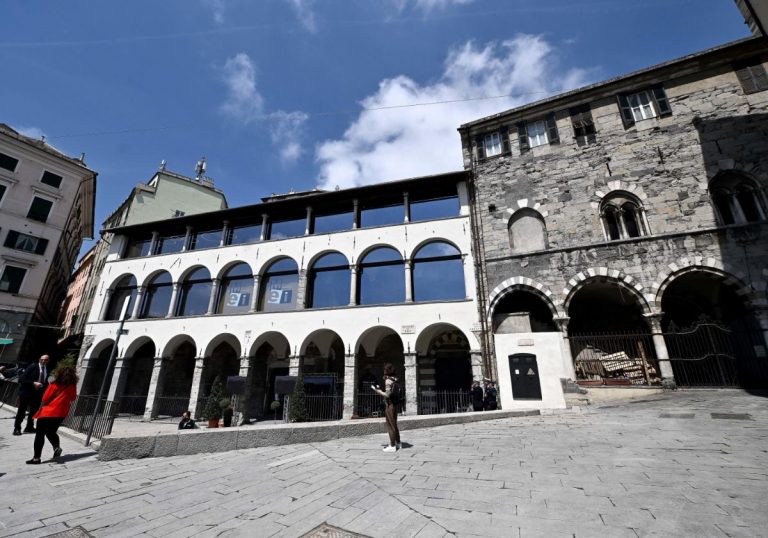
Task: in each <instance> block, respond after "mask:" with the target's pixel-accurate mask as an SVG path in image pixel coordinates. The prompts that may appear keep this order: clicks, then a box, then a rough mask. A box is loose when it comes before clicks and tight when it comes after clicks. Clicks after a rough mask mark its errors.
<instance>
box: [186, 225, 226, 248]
mask: <svg viewBox="0 0 768 538" xmlns="http://www.w3.org/2000/svg"><path fill="white" fill-rule="evenodd" d="M220 242H221V230H220V229H219V230H208V231H205V232H195V234H194V235H193V236H192V244H191V245H190V246H189V249H190V250H199V249H201V248H214V247H218V246H219V243H220Z"/></svg>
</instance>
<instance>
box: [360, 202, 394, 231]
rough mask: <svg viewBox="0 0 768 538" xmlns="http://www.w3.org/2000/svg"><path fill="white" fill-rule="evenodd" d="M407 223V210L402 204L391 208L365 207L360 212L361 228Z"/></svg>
mask: <svg viewBox="0 0 768 538" xmlns="http://www.w3.org/2000/svg"><path fill="white" fill-rule="evenodd" d="M403 222H405V208H403V203H402V202H400V203H399V204H396V205H390V206H365V205H364V206H363V207H362V209H361V210H360V227H361V228H370V227H372V226H387V225H389V224H402V223H403Z"/></svg>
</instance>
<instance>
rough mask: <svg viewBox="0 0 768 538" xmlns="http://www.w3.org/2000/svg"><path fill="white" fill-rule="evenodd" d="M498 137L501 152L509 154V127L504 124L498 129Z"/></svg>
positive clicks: (510, 150)
mask: <svg viewBox="0 0 768 538" xmlns="http://www.w3.org/2000/svg"><path fill="white" fill-rule="evenodd" d="M499 137H500V138H501V153H502V154H503V155H509V154H510V153H512V148H511V147H510V144H509V127H507V126H506V125H504V126H502V128H501V129H500V130H499Z"/></svg>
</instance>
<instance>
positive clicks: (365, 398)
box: [353, 325, 408, 417]
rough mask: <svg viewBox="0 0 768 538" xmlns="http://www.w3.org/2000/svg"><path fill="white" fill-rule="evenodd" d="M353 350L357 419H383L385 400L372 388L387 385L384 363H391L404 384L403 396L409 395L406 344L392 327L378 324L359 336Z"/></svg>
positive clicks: (401, 384)
mask: <svg viewBox="0 0 768 538" xmlns="http://www.w3.org/2000/svg"><path fill="white" fill-rule="evenodd" d="M354 349H355V372H354V376H353V378H354V380H353V388H354V404H353V406H354V414H355V415H356V416H358V417H369V416H376V415H379V416H380V414H382V413H383V409H382V399H381V397H380V396H379V395H378V394H376V393H375V392H373V391H372V390H371V385H379V386H383V385H384V381H383V375H384V364H386V363H388V362H389V363H392V365H393V366H394V367H395V372H396V374H395V375H397V376H398V377H400V379H401V381H402V382H401V383H400V386H401V388H402V389H403V394H404V395H405V394H406V393H407V391H408V388H407V386H408V380H407V379H406V374H405V352H406V351H405V343H404V342H403V339H402V337H401V336H400V335H399V334H398V333H397V331H395V330H394V329H393V328H391V327H388V326H385V325H376V326H374V327H369V328H368V329H366V330H365V331H363V332H362V333H361V334H360V336H359V337H358V339H357V341H356V342H355V348H354ZM404 399H405V398H404Z"/></svg>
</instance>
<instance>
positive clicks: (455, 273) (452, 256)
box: [412, 241, 467, 301]
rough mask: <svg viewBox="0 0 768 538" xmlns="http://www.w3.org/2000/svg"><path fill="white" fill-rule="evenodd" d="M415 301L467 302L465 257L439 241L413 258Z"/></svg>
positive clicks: (421, 250)
mask: <svg viewBox="0 0 768 538" xmlns="http://www.w3.org/2000/svg"><path fill="white" fill-rule="evenodd" d="M412 280H413V300H414V301H445V300H451V299H466V297H467V293H466V290H465V289H464V262H463V261H462V259H461V253H460V252H459V251H458V249H456V247H454V246H453V245H450V244H448V243H445V242H442V241H435V242H434V243H428V244H426V245H424V246H423V247H421V248H420V249H419V250H418V251H417V252H416V254H415V255H414V256H413V274H412Z"/></svg>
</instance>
